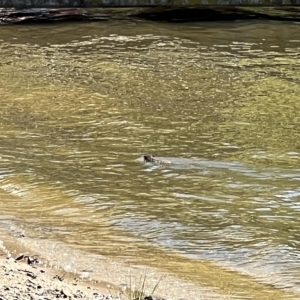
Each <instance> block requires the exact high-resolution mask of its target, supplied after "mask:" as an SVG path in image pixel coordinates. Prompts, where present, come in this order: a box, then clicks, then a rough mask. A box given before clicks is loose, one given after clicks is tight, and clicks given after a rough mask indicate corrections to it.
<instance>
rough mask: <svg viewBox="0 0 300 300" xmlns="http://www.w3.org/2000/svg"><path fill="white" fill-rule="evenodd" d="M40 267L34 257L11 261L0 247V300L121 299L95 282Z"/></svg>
mask: <svg viewBox="0 0 300 300" xmlns="http://www.w3.org/2000/svg"><path fill="white" fill-rule="evenodd" d="M41 263H42V262H41V261H40V260H39V258H38V257H36V256H30V255H26V254H20V255H18V256H17V257H15V256H14V255H13V254H12V253H11V252H10V251H9V250H8V249H7V248H6V247H5V246H4V245H3V244H1V247H0V278H1V282H0V299H1V300H10V299H20V300H21V299H22V300H26V299H30V300H32V299H58V298H69V299H87V300H88V299H111V300H112V299H122V295H121V294H120V295H115V296H113V295H110V294H109V293H108V292H107V291H106V292H105V291H104V290H103V288H101V287H100V286H97V282H89V281H86V280H84V279H82V278H80V277H78V276H75V275H74V274H66V273H62V272H61V271H59V270H57V269H53V268H46V267H42V264H41ZM72 275H73V276H72ZM123 299H126V298H123Z"/></svg>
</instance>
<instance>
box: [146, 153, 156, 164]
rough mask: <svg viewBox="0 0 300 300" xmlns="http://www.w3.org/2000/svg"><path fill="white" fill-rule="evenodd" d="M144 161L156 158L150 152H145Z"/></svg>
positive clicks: (152, 160) (151, 160)
mask: <svg viewBox="0 0 300 300" xmlns="http://www.w3.org/2000/svg"><path fill="white" fill-rule="evenodd" d="M144 162H154V158H153V156H152V155H150V154H145V155H144Z"/></svg>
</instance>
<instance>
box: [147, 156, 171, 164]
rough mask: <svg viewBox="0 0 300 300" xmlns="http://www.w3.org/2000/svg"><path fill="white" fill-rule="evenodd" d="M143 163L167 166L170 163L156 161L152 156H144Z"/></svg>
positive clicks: (160, 160)
mask: <svg viewBox="0 0 300 300" xmlns="http://www.w3.org/2000/svg"><path fill="white" fill-rule="evenodd" d="M144 162H145V163H147V162H150V163H153V164H158V165H161V164H164V165H168V164H170V163H171V162H170V161H168V160H162V159H156V158H154V156H152V155H150V154H145V155H144Z"/></svg>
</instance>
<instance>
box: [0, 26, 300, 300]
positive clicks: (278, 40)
mask: <svg viewBox="0 0 300 300" xmlns="http://www.w3.org/2000/svg"><path fill="white" fill-rule="evenodd" d="M0 37H1V44H0V47H1V53H2V59H1V62H0V64H1V69H0V92H1V99H0V102H1V111H0V141H1V143H0V156H1V170H0V171H1V173H0V175H1V182H0V187H1V188H2V190H3V191H4V192H5V193H6V194H5V193H4V192H3V193H4V194H3V197H2V198H3V199H4V200H3V201H1V202H0V207H1V212H2V214H3V215H4V216H5V215H7V216H14V219H13V220H12V221H9V222H7V220H6V218H4V219H3V220H5V222H4V221H3V222H1V223H3V225H5V226H7V227H9V226H11V224H12V223H11V222H13V224H14V226H16V224H17V226H18V228H19V230H21V231H22V230H23V231H25V232H26V235H32V236H35V237H38V238H40V239H52V240H57V241H63V242H65V243H67V244H69V245H71V246H74V247H75V246H76V247H77V248H80V249H83V250H85V251H88V252H93V253H98V254H104V255H106V256H109V257H115V258H119V259H124V260H126V261H130V262H139V263H141V264H146V265H152V266H155V267H158V268H161V269H165V270H168V271H170V272H172V273H174V274H175V275H178V276H181V277H182V278H185V279H186V280H190V281H193V282H194V283H200V284H205V285H208V286H212V287H214V288H215V289H218V290H219V291H221V292H222V293H225V294H229V295H230V294H231V295H235V296H236V297H239V298H245V299H283V298H284V297H287V298H291V296H290V295H289V294H288V293H287V291H289V292H293V293H298V295H299V293H300V290H299V283H300V278H299V274H300V273H299V271H300V264H299V260H298V258H299V255H300V253H299V222H298V219H299V210H300V206H299V204H298V202H299V199H300V198H299V197H300V189H299V178H300V168H299V148H300V144H299V141H300V139H299V132H300V131H299V114H298V112H299V109H300V104H299V101H298V95H299V92H300V88H299V80H300V68H299V67H298V61H299V47H300V40H299V39H298V25H297V24H292V23H270V22H268V23H255V22H245V23H213V24H202V25H199V24H189V25H180V26H179V25H168V24H157V25H156V24H154V23H144V22H139V23H138V24H132V23H124V22H121V23H119V22H114V23H106V24H96V23H93V24H78V25H76V28H75V25H65V24H64V25H62V24H60V25H51V26H50V27H48V26H40V27H36V26H28V27H3V28H1V36H0ZM143 153H153V154H155V155H160V156H162V157H167V159H168V160H170V161H171V162H172V164H171V165H159V166H154V165H149V164H144V163H143V162H141V161H140V160H139V159H138V158H139V157H141V155H142V154H143ZM5 195H6V196H5ZM5 197H6V200H7V201H5ZM15 218H16V219H15ZM8 219H9V218H8ZM1 220H2V219H1ZM1 220H0V221H1ZM33 233H34V234H33ZM211 262H213V263H214V264H210V263H211ZM206 264H207V265H206ZM217 265H219V266H222V267H225V268H229V269H230V270H234V271H236V272H238V273H226V272H225V271H224V270H223V269H221V268H219V269H218V267H217ZM224 272H225V273H224ZM216 274H219V275H218V276H219V277H216ZM237 274H246V275H247V277H243V276H242V275H237ZM251 277H253V278H254V279H255V280H252V279H251ZM220 278H222V279H220ZM245 278H248V279H245ZM255 281H258V282H260V283H269V284H272V286H274V288H272V287H268V286H267V285H259V284H258V283H256V282H255ZM245 286H247V288H245ZM278 288H280V289H278ZM284 290H286V294H285V292H284Z"/></svg>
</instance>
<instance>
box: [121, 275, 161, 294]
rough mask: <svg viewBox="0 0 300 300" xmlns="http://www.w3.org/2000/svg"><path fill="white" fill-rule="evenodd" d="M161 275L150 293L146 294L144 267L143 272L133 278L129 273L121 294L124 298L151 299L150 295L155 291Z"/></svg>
mask: <svg viewBox="0 0 300 300" xmlns="http://www.w3.org/2000/svg"><path fill="white" fill-rule="evenodd" d="M161 279H162V277H160V278H159V280H158V282H157V283H156V284H155V285H154V287H153V289H152V291H151V293H150V295H149V294H148V295H147V294H146V284H147V270H146V269H145V270H144V271H143V273H142V274H141V275H140V276H139V278H138V279H137V280H136V278H133V277H132V276H131V274H130V275H129V282H127V284H126V289H125V290H124V291H123V295H124V296H125V299H126V300H144V299H149V300H150V299H152V297H151V296H152V295H153V294H154V293H155V291H156V289H157V287H158V285H159V283H160V281H161Z"/></svg>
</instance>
